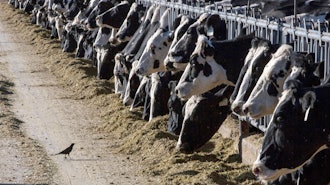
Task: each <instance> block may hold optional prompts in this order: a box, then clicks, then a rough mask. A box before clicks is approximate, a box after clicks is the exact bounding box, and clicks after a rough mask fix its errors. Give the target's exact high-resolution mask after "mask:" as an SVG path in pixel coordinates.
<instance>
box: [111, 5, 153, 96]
mask: <svg viewBox="0 0 330 185" xmlns="http://www.w3.org/2000/svg"><path fill="white" fill-rule="evenodd" d="M155 10H157V11H155ZM158 11H159V8H157V9H156V6H150V7H149V9H148V11H147V13H146V15H145V18H144V21H143V22H142V24H141V25H140V26H139V28H138V30H137V31H136V32H135V33H134V35H133V37H132V39H131V40H130V41H129V42H128V43H127V45H126V47H125V48H124V49H123V50H122V51H121V52H120V53H118V54H116V56H115V67H114V72H113V73H114V77H115V93H116V94H121V99H123V98H124V95H125V91H126V87H127V83H128V78H129V73H130V70H131V68H132V62H131V60H132V58H133V57H134V56H135V54H136V53H137V52H138V50H139V49H140V46H141V44H142V42H143V40H144V38H145V36H146V35H147V33H148V32H149V30H150V27H152V25H153V26H155V25H157V22H152V20H153V19H152V18H153V15H159V14H157V12H158ZM154 12H156V14H153V13H154Z"/></svg>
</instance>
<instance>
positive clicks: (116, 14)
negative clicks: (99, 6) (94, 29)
mask: <svg viewBox="0 0 330 185" xmlns="http://www.w3.org/2000/svg"><path fill="white" fill-rule="evenodd" d="M130 7H131V3H129V2H128V1H122V2H121V3H119V4H118V5H116V6H114V7H113V8H111V9H109V10H107V11H106V12H104V13H102V14H100V15H98V16H97V17H96V24H97V25H98V26H99V27H108V28H120V26H121V24H122V23H123V22H124V20H125V18H126V16H127V13H128V11H129V10H130Z"/></svg>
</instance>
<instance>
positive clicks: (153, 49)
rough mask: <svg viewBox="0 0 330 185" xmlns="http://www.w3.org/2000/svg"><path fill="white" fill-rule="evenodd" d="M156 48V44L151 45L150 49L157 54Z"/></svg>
mask: <svg viewBox="0 0 330 185" xmlns="http://www.w3.org/2000/svg"><path fill="white" fill-rule="evenodd" d="M155 48H156V46H155V45H153V44H152V45H150V50H151V53H152V54H153V55H154V54H155Z"/></svg>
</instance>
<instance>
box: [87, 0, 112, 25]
mask: <svg viewBox="0 0 330 185" xmlns="http://www.w3.org/2000/svg"><path fill="white" fill-rule="evenodd" d="M113 6H114V4H113V3H112V1H110V0H100V1H99V2H98V4H97V5H96V6H95V7H94V8H93V10H92V12H91V13H90V14H89V16H88V17H87V19H86V20H85V24H86V27H87V29H89V30H93V29H97V28H98V26H97V24H96V17H97V16H98V15H100V14H102V13H104V12H105V11H107V10H109V9H110V8H112V7H113Z"/></svg>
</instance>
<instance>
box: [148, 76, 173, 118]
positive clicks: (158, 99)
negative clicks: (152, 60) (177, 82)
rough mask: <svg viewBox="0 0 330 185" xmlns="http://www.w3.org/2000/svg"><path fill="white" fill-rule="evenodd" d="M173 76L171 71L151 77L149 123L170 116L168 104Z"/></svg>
mask: <svg viewBox="0 0 330 185" xmlns="http://www.w3.org/2000/svg"><path fill="white" fill-rule="evenodd" d="M171 76H172V75H171V72H170V71H164V72H157V73H153V74H152V75H151V87H150V114H149V121H151V120H152V119H153V118H155V117H157V116H163V115H165V114H168V111H169V110H168V107H167V102H168V99H169V97H170V89H169V88H168V83H169V81H170V80H171Z"/></svg>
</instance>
